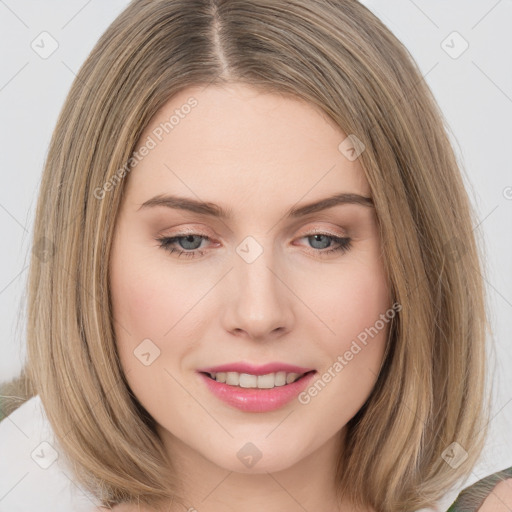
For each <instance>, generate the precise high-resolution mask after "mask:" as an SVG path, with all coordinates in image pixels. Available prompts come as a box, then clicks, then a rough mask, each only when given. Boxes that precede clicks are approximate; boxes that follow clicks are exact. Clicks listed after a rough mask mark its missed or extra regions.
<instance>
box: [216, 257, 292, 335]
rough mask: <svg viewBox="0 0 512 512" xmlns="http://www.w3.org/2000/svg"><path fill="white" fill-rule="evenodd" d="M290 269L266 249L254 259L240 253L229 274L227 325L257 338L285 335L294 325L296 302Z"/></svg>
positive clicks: (235, 330) (231, 329) (227, 280)
mask: <svg viewBox="0 0 512 512" xmlns="http://www.w3.org/2000/svg"><path fill="white" fill-rule="evenodd" d="M289 279H290V272H287V271H286V268H285V267H284V265H282V262H279V261H277V258H275V257H274V256H273V255H272V251H271V250H267V249H265V250H264V251H263V252H262V253H261V254H260V255H259V256H258V257H257V258H256V259H255V260H254V261H252V262H251V261H250V260H246V259H244V258H243V257H240V256H239V255H238V254H236V255H235V258H234V268H233V269H232V271H231V272H229V274H228V275H227V276H226V287H227V288H226V293H228V294H229V298H228V300H227V304H228V306H227V308H225V309H224V317H223V323H224V328H225V329H226V330H227V331H229V332H231V333H232V334H234V335H236V336H238V337H246V338H249V339H253V340H256V341H265V340H271V339H274V338H276V337H280V336H283V335H284V334H285V333H286V332H289V331H290V330H291V329H292V326H293V322H294V318H295V316H294V311H293V302H294V300H296V299H295V298H294V294H293V292H292V291H291V289H290V287H291V286H290V283H288V282H287V281H288V280H289Z"/></svg>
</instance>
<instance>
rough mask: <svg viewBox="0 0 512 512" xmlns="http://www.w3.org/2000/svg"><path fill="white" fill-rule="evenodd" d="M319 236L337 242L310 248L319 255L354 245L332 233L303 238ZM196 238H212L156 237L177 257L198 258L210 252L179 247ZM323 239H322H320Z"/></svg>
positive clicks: (185, 236) (348, 239)
mask: <svg viewBox="0 0 512 512" xmlns="http://www.w3.org/2000/svg"><path fill="white" fill-rule="evenodd" d="M318 237H319V238H320V239H327V240H333V241H334V243H335V246H334V247H330V246H329V247H328V248H324V249H321V250H316V249H314V248H310V249H309V251H308V252H310V253H312V254H314V255H318V256H320V257H325V256H326V255H332V254H333V253H340V254H344V253H346V252H347V251H349V250H350V249H351V247H352V245H351V242H352V241H351V239H350V238H348V237H337V236H333V235H330V234H328V233H312V234H310V235H305V236H303V237H301V238H300V239H302V238H307V239H313V240H314V241H315V242H319V240H318ZM194 239H196V240H197V239H202V240H208V241H211V238H210V237H208V236H205V235H201V234H199V233H184V234H179V235H176V236H172V237H160V238H156V239H155V240H156V241H157V242H158V244H159V247H161V248H162V249H164V250H165V251H167V252H169V253H170V254H175V255H176V257H178V258H180V257H181V256H184V257H186V258H196V257H202V256H204V255H205V254H206V252H208V251H207V250H204V249H199V248H182V247H181V248H178V247H177V245H178V243H179V241H181V240H186V241H185V245H188V244H191V245H194ZM320 241H322V240H320Z"/></svg>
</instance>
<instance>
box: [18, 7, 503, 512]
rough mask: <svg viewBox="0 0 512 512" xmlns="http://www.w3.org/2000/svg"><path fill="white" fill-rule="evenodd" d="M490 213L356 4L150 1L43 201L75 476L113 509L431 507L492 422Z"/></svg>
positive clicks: (32, 372)
mask: <svg viewBox="0 0 512 512" xmlns="http://www.w3.org/2000/svg"><path fill="white" fill-rule="evenodd" d="M473 221H474V217H473V213H472V211H471V209H470V205H469V202H468V198H467V195H466V192H465V190H464V187H463V184H462V180H461V176H460V172H459V169H458V167H457V163H456V159H455V157H454V154H453V151H452V149H451V147H450V144H449V141H448V138H447V135H446V133H445V130H444V127H443V124H442V117H441V114H440V112H439V110H438V107H437V105H436V103H435V101H434V99H433V97H432V95H431V93H430V91H429V89H428V87H427V86H426V85H425V83H424V81H423V80H422V77H421V74H420V73H419V70H418V68H417V67H416V65H415V63H414V62H413V61H412V59H411V58H410V56H409V54H408V52H407V51H406V49H405V48H404V47H403V46H402V45H401V43H400V42H399V41H398V40H397V39H396V38H395V37H394V36H393V35H392V34H391V33H390V32H389V30H388V29H386V27H385V26H384V25H383V24H382V23H381V22H380V21H379V20H378V19H377V18H376V17H375V16H374V15H373V14H372V13H371V12H370V11H369V10H367V9H366V8H365V7H363V6H362V5H361V4H359V3H358V2H356V1H353V0H347V1H343V2H332V1H327V0H314V1H311V0H308V1H306V0H293V1H276V0H272V1H270V0H267V1H258V2H251V1H247V0H245V1H241V0H240V1H237V0H231V1H229V2H228V1H209V2H207V1H205V0H192V1H191V0H187V1H184V0H183V1H170V0H153V1H149V0H135V1H133V2H132V3H131V4H130V5H129V6H128V8H127V9H126V10H125V11H124V12H123V13H121V15H120V16H119V17H118V18H117V19H116V20H115V21H114V23H113V24H112V25H111V26H110V27H109V29H108V30H107V31H106V33H105V34H104V35H103V36H102V37H101V39H100V41H99V42H98V44H97V45H96V47H95V48H94V49H93V51H92V52H91V55H90V56H89V58H88V59H87V61H86V62H85V64H84V65H83V67H82V69H81V70H80V72H79V74H78V76H77V79H76V81H75V83H74V84H73V86H72V89H71V91H70V93H69V96H68V99H67V101H66V104H65V105H64V108H63V111H62V113H61V116H60V118H59V121H58V124H57V127H56V130H55V132H54V136H53V139H52V141H51V144H50V150H49V153H48V159H47V162H46V167H45V171H44V175H43V181H42V185H41V192H40V199H39V203H38V209H37V212H36V225H35V246H36V247H38V248H39V249H38V251H36V252H35V257H34V258H33V260H32V264H31V269H30V293H29V320H28V321H29V324H28V326H29V329H28V334H29V337H28V346H27V350H28V361H27V374H28V378H29V382H31V383H32V384H33V385H34V388H35V392H36V393H37V394H38V395H39V397H40V398H41V401H42V403H43V404H44V408H45V411H46V414H47V416H48V420H49V422H50V424H51V425H52V427H53V430H54V431H55V434H56V436H57V439H58V443H59V447H60V449H61V450H62V451H63V453H65V454H66V456H67V457H69V459H70V460H71V461H73V470H74V477H75V478H76V481H77V482H79V483H80V484H81V485H82V486H83V487H84V488H85V489H88V490H90V491H91V492H92V493H93V494H94V495H95V496H97V497H98V499H99V500H101V503H102V505H103V506H104V507H107V508H113V509H114V510H119V511H132V510H148V511H155V510H171V511H175V510H196V509H197V510H201V511H217V510H234V509H235V508H236V509H239V508H240V507H242V506H243V507H244V509H245V510H259V509H261V508H263V507H265V508H267V509H269V510H272V509H275V510H280V511H283V510H285V511H287V510H290V511H291V510H297V509H305V510H316V509H320V510H330V511H331V510H344V511H352V510H354V511H355V510H363V511H386V512H387V511H389V512H391V511H397V510H400V511H413V510H417V509H419V508H422V507H433V506H435V504H436V502H438V500H439V499H440V498H441V497H442V496H443V495H444V494H445V493H446V492H447V491H448V490H449V489H451V488H452V487H453V486H454V485H455V484H456V483H457V482H459V481H460V480H461V479H463V478H464V477H466V476H468V475H469V473H470V471H471V469H472V467H473V466H474V464H475V462H476V460H477V459H478V456H479V454H480V451H481V448H482V444H483V441H484V434H485V426H486V424H487V419H488V416H487V412H486V403H487V402H486V398H487V396H486V392H485V389H484V376H485V363H484V361H485V345H484V341H485V334H486V329H485V328H486V315H485V310H484V298H483V286H482V281H481V277H480V274H479V272H478V268H479V266H480V262H479V256H478V250H477V247H476V244H475V239H474V236H473V233H472V225H473ZM63 397H65V399H63ZM506 476H507V474H504V475H502V477H503V478H505V477H506ZM509 476H510V475H509ZM504 483H505V484H508V482H507V481H505V482H504ZM500 485H501V484H500ZM491 490H492V489H491ZM491 490H489V492H490V491H491ZM205 496H206V498H205ZM507 499H509V498H507ZM480 503H481V500H480V502H479V504H478V506H479V505H480ZM489 503H490V502H487V501H486V503H485V504H484V505H483V506H484V507H486V506H490V505H489ZM454 506H457V505H454ZM482 510H485V509H484V508H482Z"/></svg>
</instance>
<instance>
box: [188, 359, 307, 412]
mask: <svg viewBox="0 0 512 512" xmlns="http://www.w3.org/2000/svg"><path fill="white" fill-rule="evenodd" d="M197 371H198V374H199V376H200V378H201V379H202V381H203V382H204V383H205V385H206V386H207V388H208V390H209V391H210V392H211V393H212V394H213V395H215V396H216V397H217V398H219V399H220V400H222V401H223V402H225V403H227V404H228V405H230V406H232V407H235V408H237V409H239V410H242V411H245V412H268V411H273V410H276V409H279V408H281V407H283V406H285V405H286V404H288V403H289V402H291V401H292V400H293V399H294V398H296V397H297V396H298V395H299V394H300V393H301V392H302V391H303V390H304V389H305V388H306V387H307V386H308V385H309V383H310V382H311V380H312V379H313V377H314V374H315V373H316V371H315V370H314V369H312V368H305V367H301V366H295V365H290V364H286V363H269V364H265V365H262V366H254V365H251V364H249V363H243V362H237V363H230V364H224V365H220V366H212V367H208V368H201V369H199V370H197ZM267 388H268V389H267Z"/></svg>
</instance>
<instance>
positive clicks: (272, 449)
mask: <svg viewBox="0 0 512 512" xmlns="http://www.w3.org/2000/svg"><path fill="white" fill-rule="evenodd" d="M191 96H193V97H194V98H195V99H196V100H197V102H198V104H197V106H195V107H194V108H193V109H191V111H190V113H189V114H188V115H186V116H184V117H183V119H180V121H179V124H177V125H176V126H174V128H173V129H172V131H170V132H169V133H168V134H164V136H163V138H162V141H157V139H156V138H155V137H154V136H153V138H154V139H155V140H156V141H157V142H158V143H157V144H156V147H154V148H153V149H151V150H150V151H149V153H148V154H147V155H146V156H145V157H144V158H143V159H142V161H140V162H139V163H138V164H137V165H136V166H135V167H134V168H133V170H132V171H131V173H130V174H129V175H128V177H127V178H125V179H128V182H127V183H126V190H125V191H124V193H125V196H124V200H123V203H122V206H121V210H120V214H119V217H118V224H117V226H116V233H115V238H114V241H113V248H112V257H111V261H110V278H111V283H110V284H111V292H112V302H113V310H114V319H115V322H114V325H115V331H116V342H117V347H118V351H119V355H120V359H121V364H122V367H123V370H124V372H125V374H126V376H127V380H128V383H129V385H130V387H131V389H132V391H133V392H134V394H135V395H136V396H137V398H138V400H139V401H140V402H141V403H142V405H143V406H144V407H145V408H146V409H147V411H148V412H149V413H150V414H151V415H152V416H153V417H154V418H155V420H156V421H157V423H158V433H159V435H160V436H161V438H162V439H163V441H164V444H165V447H166V449H167V451H168V453H169V454H171V456H172V458H173V460H175V461H176V464H177V465H178V468H179V470H180V472H181V474H182V475H183V481H184V485H185V489H186V496H187V499H188V500H189V502H190V507H191V508H192V507H194V508H195V509H197V510H198V511H201V512H212V511H218V510H223V511H227V512H229V511H235V510H237V511H238V510H242V509H243V510H244V511H245V512H253V511H257V510H258V511H260V510H261V509H262V508H264V509H265V510H266V511H267V512H274V511H276V512H277V511H279V512H283V511H284V512H287V511H289V512H292V511H294V512H295V511H296V510H298V509H299V508H301V507H304V508H305V509H306V510H336V508H335V505H334V503H335V501H334V499H335V491H334V489H335V483H334V468H335V464H336V460H337V454H338V453H339V450H340V449H341V448H342V440H343V436H344V433H345V429H344V427H345V425H346V423H347V422H348V421H349V420H350V419H351V418H352V417H353V416H354V415H355V414H356V412H357V411H358V410H359V409H360V408H361V406H362V405H363V404H364V402H365V401H366V399H367V398H368V396H369V394H370V392H371V390H372V388H373V386H374V384H375V381H376V379H377V376H378V373H379V370H380V367H381V363H382V360H383V353H384V349H385V343H386V335H387V330H388V324H385V327H384V328H382V329H381V330H380V331H379V332H378V334H377V335H375V336H374V337H373V338H369V342H368V343H367V345H366V346H364V348H363V349H362V350H361V351H359V352H358V353H357V355H355V356H354V357H353V359H352V360H351V361H349V362H348V364H346V366H344V367H343V369H342V370H341V371H339V372H338V373H337V374H336V376H335V377H334V378H332V379H331V381H330V382H329V383H328V384H327V385H326V386H325V387H324V389H322V390H321V392H319V393H318V395H317V396H315V397H314V398H312V399H311V401H310V402H309V403H308V404H306V405H304V404H301V403H299V402H298V401H297V400H294V401H292V402H291V403H290V404H288V405H285V406H284V407H282V408H281V409H278V410H276V411H271V412H265V413H250V412H242V411H240V410H238V409H235V408H233V407H231V406H229V405H227V404H225V403H224V402H222V401H220V400H218V399H217V398H216V397H215V396H214V395H212V394H211V393H210V392H209V390H208V389H207V388H206V386H205V385H204V382H203V381H202V379H201V378H200V376H199V375H198V373H197V372H196V370H197V369H198V368H201V367H205V366H212V365H219V364H223V363H228V362H235V361H247V362H250V363H252V364H264V363H267V362H273V361H281V362H287V363H290V364H295V365H299V366H305V367H309V368H314V369H316V370H317V372H318V374H317V377H318V378H320V377H321V376H322V374H323V373H324V372H326V371H327V369H328V368H329V367H332V366H333V364H334V363H335V361H336V360H337V358H338V356H343V354H344V353H345V352H346V351H347V350H348V349H349V348H350V346H351V343H352V341H353V340H355V339H356V337H357V336H358V334H360V333H361V332H362V331H364V330H365V328H369V327H371V326H373V325H374V324H375V322H376V321H377V320H378V319H379V318H380V315H381V314H383V313H385V312H386V311H387V310H389V309H390V308H391V305H392V301H391V298H390V289H389V283H388V281H387V278H386V276H385V272H384V266H383V260H382V257H381V255H380V250H381V245H380V238H379V230H378V224H377V218H376V215H375V211H374V209H373V208H372V207H368V206H362V205H355V204H344V205H338V206H335V207H333V208H330V209H328V210H324V211H321V212H317V213H312V214H309V215H307V216H305V217H301V218H297V219H287V218H285V212H287V210H288V209H289V208H291V207H297V206H302V205H304V204H307V203H311V202H314V201H317V200H320V199H323V198H325V197H328V196H331V195H333V194H335V193H341V192H350V193H356V194H361V195H364V196H370V195H371V194H370V188H369V185H368V182H367V180H366V178H365V176H364V174H363V171H362V169H361V167H360V164H359V162H358V160H355V161H350V160H349V159H347V158H346V156H345V155H344V154H342V152H341V151H340V150H339V149H338V146H339V144H340V143H341V142H342V141H343V140H344V139H345V138H346V136H347V134H345V133H344V132H342V131H341V130H340V129H339V128H338V127H337V126H336V125H335V124H334V123H333V122H332V121H331V120H330V119H329V118H328V117H327V116H326V115H324V114H323V113H322V112H321V111H319V110H318V109H317V108H316V107H314V106H312V105H310V104H308V103H305V102H303V101H301V100H297V99H294V98H291V97H289V96H281V95H277V94H275V93H272V94H269V93H262V92H259V91H256V90H255V89H253V88H251V87H248V86H246V85H240V84H233V85H230V86H229V87H225V88H220V87H211V86H210V87H208V88H203V87H194V88H189V89H187V90H184V91H182V92H180V93H179V94H178V95H176V96H174V97H173V98H172V99H171V100H170V101H169V102H168V103H167V104H166V105H165V106H164V107H163V108H162V109H161V110H160V111H159V112H158V113H157V114H156V116H155V117H154V118H153V119H152V120H151V122H150V124H149V125H148V126H147V128H146V130H145V132H144V133H143V135H142V136H141V138H140V140H139V145H138V147H139V146H140V145H142V144H143V143H145V141H146V140H147V137H148V136H151V135H152V130H153V129H154V128H155V127H157V126H158V125H159V124H160V123H161V122H164V121H166V120H168V119H169V117H170V116H171V115H172V114H173V112H174V111H175V109H179V108H180V107H181V106H182V105H184V104H185V103H186V102H187V100H188V98H190V97H191ZM158 194H175V195H179V196H185V197H187V198H192V199H200V200H202V201H208V202H212V203H216V204H219V205H221V206H222V207H224V208H230V209H232V211H233V218H232V219H231V220H221V219H218V218H213V217H209V216H205V215H201V214H198V213H193V212H187V211H180V210H177V209H170V208H167V207H165V206H156V207H147V208H140V207H141V205H142V203H144V202H145V201H147V200H148V199H150V198H152V197H153V196H156V195H158ZM139 208H140V209H139ZM185 230H189V231H190V232H192V233H197V234H198V235H201V236H207V237H209V238H210V240H208V239H195V241H194V240H193V241H192V243H191V241H190V240H189V245H187V244H186V242H187V240H186V239H185V240H184V239H181V245H180V242H179V241H177V242H175V243H174V247H175V248H176V249H178V250H184V251H186V250H188V251H189V252H190V250H191V249H187V248H189V247H192V246H193V248H197V247H199V249H198V251H204V253H203V255H202V256H201V255H198V256H196V257H194V258H188V257H186V255H181V256H180V257H178V256H177V254H176V253H173V254H171V253H170V252H169V251H168V250H166V249H165V248H163V247H160V246H159V243H158V242H157V241H156V240H155V238H157V237H159V236H164V235H165V236H168V237H171V236H177V235H178V234H182V233H183V232H184V231H185ZM314 230H318V231H319V232H320V233H326V234H328V235H330V236H337V237H349V238H350V239H351V247H350V249H349V250H348V251H347V252H342V251H336V252H333V253H330V254H325V251H327V250H329V249H330V248H334V247H337V246H338V245H337V242H336V240H335V239H325V238H320V239H317V240H315V237H313V236H311V235H312V234H314ZM186 234H187V233H186V232H185V235H186ZM248 236H250V237H253V238H254V239H255V240H256V241H257V243H258V244H259V246H260V247H261V249H262V250H263V252H262V254H260V255H259V257H257V258H256V259H255V260H254V261H253V262H251V263H248V262H247V261H246V260H244V259H243V258H242V257H241V256H240V255H239V254H238V253H237V251H236V249H237V247H238V246H239V245H240V244H241V242H242V241H243V240H244V239H245V238H246V237H248ZM251 250H253V249H251ZM322 253H324V254H322ZM145 339H150V340H151V343H153V344H154V345H155V346H156V347H158V349H159V350H160V354H159V356H158V357H157V358H156V359H155V360H154V361H153V362H152V363H151V364H149V365H147V366H146V365H144V364H142V363H141V361H140V360H139V358H137V357H136V356H135V355H134V350H135V351H136V349H137V347H138V346H139V345H140V344H141V342H142V341H143V340H145ZM146 343H147V342H146ZM150 346H151V347H152V346H153V345H150ZM151 350H154V349H151ZM249 442H250V443H252V444H253V445H255V446H256V447H257V449H258V450H259V452H260V453H261V455H262V456H261V459H260V460H259V461H258V462H257V463H256V464H255V465H253V466H252V467H250V468H249V467H246V466H245V465H244V464H243V463H242V462H241V461H240V459H239V458H238V456H237V453H238V452H239V450H240V449H241V448H242V447H244V446H245V445H246V444H247V443H249ZM116 510H138V508H137V506H130V505H121V506H119V507H116ZM140 510H143V509H142V507H141V508H140ZM162 510H169V509H168V508H162ZM176 510H184V509H183V508H182V507H181V508H179V509H178V508H176ZM343 510H346V511H347V510H348V511H350V510H352V508H351V507H350V505H349V504H345V506H344V508H343Z"/></svg>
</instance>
